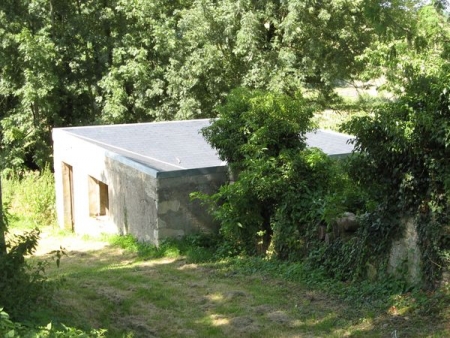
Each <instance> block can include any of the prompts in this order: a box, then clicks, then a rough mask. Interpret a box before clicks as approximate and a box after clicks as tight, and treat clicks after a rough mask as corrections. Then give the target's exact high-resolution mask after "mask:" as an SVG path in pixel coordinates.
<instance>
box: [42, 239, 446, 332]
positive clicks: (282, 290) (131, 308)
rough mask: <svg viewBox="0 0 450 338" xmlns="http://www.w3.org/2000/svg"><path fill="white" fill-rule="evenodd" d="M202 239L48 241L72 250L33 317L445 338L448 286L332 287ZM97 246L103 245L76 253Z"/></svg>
mask: <svg viewBox="0 0 450 338" xmlns="http://www.w3.org/2000/svg"><path fill="white" fill-rule="evenodd" d="M50 233H51V231H50ZM46 238H47V240H48V239H49V238H51V234H49V235H48V236H47V237H46ZM206 239H207V237H205V238H203V239H201V238H199V237H192V238H187V239H185V240H184V241H181V242H180V241H170V242H166V243H164V244H163V245H161V246H160V247H159V248H155V247H153V246H151V245H148V244H145V243H139V242H137V241H135V240H134V239H133V238H132V237H128V236H127V237H116V236H109V237H103V238H100V239H95V238H84V239H82V238H80V237H79V236H75V235H73V234H69V235H67V236H65V237H61V236H59V237H55V242H54V245H59V242H61V241H65V242H66V243H69V244H70V243H74V242H78V244H77V245H74V246H73V247H71V248H70V250H67V253H68V256H67V257H64V258H63V261H62V264H61V267H60V268H59V269H57V268H56V267H55V266H51V268H50V269H48V270H47V273H48V274H49V276H50V277H51V278H60V277H63V278H64V279H65V283H64V284H63V286H62V288H61V289H60V290H59V291H58V292H57V294H56V296H55V302H54V305H53V307H51V308H49V309H45V311H44V310H43V309H41V310H40V312H38V315H39V316H38V317H36V318H38V319H39V320H40V321H41V322H42V323H46V322H49V321H52V322H53V323H54V324H55V325H56V324H57V323H65V324H66V325H69V326H71V327H74V328H78V329H82V330H85V331H86V332H87V331H89V330H91V329H100V328H102V329H106V330H107V333H106V334H105V335H106V336H107V337H344V336H348V337H390V336H395V335H397V337H446V336H449V335H450V328H449V327H446V325H447V323H448V319H450V316H449V313H448V305H449V304H450V302H449V293H448V292H447V293H446V292H445V289H442V291H440V294H439V293H428V294H427V293H425V292H420V291H414V290H411V291H410V292H408V293H404V292H402V290H400V289H399V288H398V287H397V286H395V285H389V283H388V282H384V283H382V282H379V283H343V282H338V281H334V280H332V279H328V278H326V277H325V276H324V275H323V274H321V273H320V271H310V270H308V269H307V268H306V267H305V266H304V265H302V264H300V263H287V262H277V261H274V260H265V259H261V258H242V257H235V258H227V259H218V258H214V250H213V248H212V247H205V246H202V245H200V244H199V243H207V242H208V241H207V240H206ZM99 240H102V241H103V247H101V248H98V249H96V250H84V249H83V248H84V247H86V248H89V247H90V245H91V244H92V243H95V242H96V241H99ZM50 243H51V242H50ZM83 243H84V244H83ZM192 252H194V254H193V255H192V256H191V253H192ZM199 252H202V254H201V255H198V253H199ZM45 257H48V256H47V255H45V254H44V255H42V256H38V257H36V258H35V259H44V258H45ZM199 257H206V258H207V259H206V260H204V261H203V260H201V259H199ZM194 262H195V263H194ZM447 291H448V290H447Z"/></svg>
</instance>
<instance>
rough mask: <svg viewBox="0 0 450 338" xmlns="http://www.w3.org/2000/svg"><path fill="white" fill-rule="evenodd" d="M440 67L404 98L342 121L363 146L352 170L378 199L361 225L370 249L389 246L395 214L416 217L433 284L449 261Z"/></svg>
mask: <svg viewBox="0 0 450 338" xmlns="http://www.w3.org/2000/svg"><path fill="white" fill-rule="evenodd" d="M441 74H443V75H442V76H441V77H431V76H427V77H416V78H415V80H414V81H413V83H412V84H411V85H410V86H408V87H406V88H405V91H404V94H403V95H402V96H401V97H400V98H398V100H396V101H395V102H391V103H389V104H385V105H383V106H380V107H379V108H377V109H376V110H374V111H373V113H372V114H370V115H368V116H364V117H358V118H355V119H353V120H351V121H350V122H349V123H347V124H346V125H345V126H344V130H345V131H347V132H350V133H352V134H354V135H356V141H355V147H356V150H357V151H358V152H359V153H360V155H359V156H357V157H355V159H354V161H353V165H352V166H351V168H350V171H349V173H350V175H351V176H352V177H353V178H354V180H355V183H358V184H359V186H360V187H363V188H364V189H365V190H366V192H367V193H368V194H369V195H370V196H371V198H372V199H373V200H375V201H377V204H378V208H377V209H376V210H375V211H374V212H372V215H371V219H372V221H371V222H368V223H367V224H366V226H365V227H364V228H363V229H362V230H361V231H363V232H364V233H365V236H366V237H364V238H366V240H365V241H364V245H363V247H364V250H365V251H366V252H367V251H369V250H370V249H371V248H372V249H373V250H372V253H373V252H374V251H382V250H385V249H386V248H388V247H389V246H390V243H391V241H392V240H393V239H394V238H395V236H396V235H398V234H399V232H400V231H401V230H402V229H401V228H400V223H399V222H398V218H396V217H393V216H394V215H397V216H408V217H415V218H416V220H417V231H418V235H419V244H420V249H421V254H422V261H423V265H422V266H423V276H424V277H425V279H426V282H427V284H428V285H429V286H432V285H433V282H434V281H435V280H436V279H438V278H439V276H440V274H441V272H442V269H443V267H445V266H446V265H448V263H449V262H450V260H449V258H448V257H450V255H449V252H450V232H449V231H448V224H449V220H450V219H449V201H450V200H449V197H448V196H450V195H449V193H450V179H449V177H450V176H449V173H450V156H449V155H450V151H449V149H450V148H449V145H450V87H449V78H448V76H447V75H445V74H448V71H446V70H445V69H443V70H442V72H441ZM375 249H376V250H375ZM385 258H386V255H385Z"/></svg>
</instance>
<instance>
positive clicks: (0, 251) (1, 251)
mask: <svg viewBox="0 0 450 338" xmlns="http://www.w3.org/2000/svg"><path fill="white" fill-rule="evenodd" d="M5 234H6V224H5V222H4V219H3V201H2V179H1V177H0V255H5V254H6V239H5Z"/></svg>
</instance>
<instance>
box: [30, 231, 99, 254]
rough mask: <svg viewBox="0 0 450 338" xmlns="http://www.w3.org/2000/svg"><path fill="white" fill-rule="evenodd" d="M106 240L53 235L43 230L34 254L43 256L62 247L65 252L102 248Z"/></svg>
mask: <svg viewBox="0 0 450 338" xmlns="http://www.w3.org/2000/svg"><path fill="white" fill-rule="evenodd" d="M107 245H108V243H107V242H105V241H102V240H100V239H98V240H94V239H92V240H88V241H87V240H86V239H83V238H82V237H80V236H76V235H73V236H64V237H55V236H52V235H51V233H49V232H45V231H44V232H43V233H42V234H41V237H40V239H39V244H38V247H37V249H36V252H35V256H44V255H47V254H49V253H51V252H52V251H55V250H59V249H60V248H63V249H64V251H66V252H88V251H96V250H101V249H104V248H105V247H106V246H107Z"/></svg>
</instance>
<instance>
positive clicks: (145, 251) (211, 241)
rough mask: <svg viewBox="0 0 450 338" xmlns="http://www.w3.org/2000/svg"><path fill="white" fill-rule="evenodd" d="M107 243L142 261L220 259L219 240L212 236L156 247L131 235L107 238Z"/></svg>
mask: <svg viewBox="0 0 450 338" xmlns="http://www.w3.org/2000/svg"><path fill="white" fill-rule="evenodd" d="M108 241H109V242H110V243H111V244H112V245H115V246H118V247H120V248H122V249H125V250H127V251H129V252H133V253H136V254H137V256H138V257H139V259H142V260H149V259H155V258H163V257H167V258H177V257H180V256H186V259H187V261H188V262H190V263H198V262H202V263H204V262H209V261H212V260H215V259H218V258H220V257H222V256H221V255H220V250H219V243H220V239H219V238H218V237H217V235H212V234H194V235H189V236H185V237H183V238H182V239H173V238H168V239H166V240H164V241H162V243H160V245H158V246H156V245H153V244H149V243H146V242H141V241H138V240H137V239H136V238H135V237H133V236H131V235H125V236H113V237H110V238H108Z"/></svg>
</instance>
